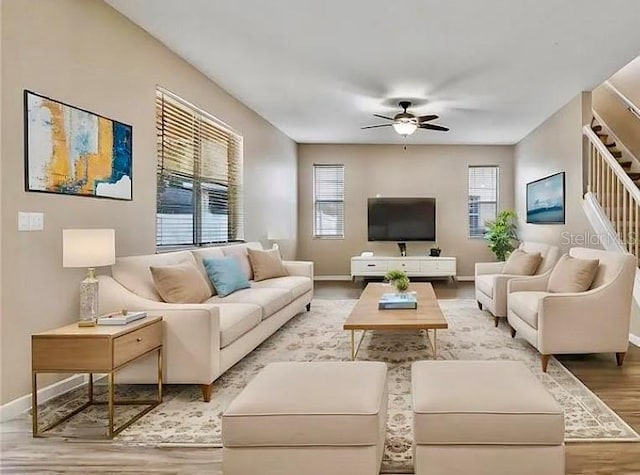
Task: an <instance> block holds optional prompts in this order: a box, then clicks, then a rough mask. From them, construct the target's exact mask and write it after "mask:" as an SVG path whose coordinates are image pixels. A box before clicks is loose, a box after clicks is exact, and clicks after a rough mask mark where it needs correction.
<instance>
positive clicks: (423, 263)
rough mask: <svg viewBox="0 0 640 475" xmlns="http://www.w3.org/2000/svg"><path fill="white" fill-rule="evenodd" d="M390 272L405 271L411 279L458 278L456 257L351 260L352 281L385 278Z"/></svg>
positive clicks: (358, 257)
mask: <svg viewBox="0 0 640 475" xmlns="http://www.w3.org/2000/svg"><path fill="white" fill-rule="evenodd" d="M390 270H403V271H405V272H406V273H407V275H408V276H409V277H449V278H452V279H454V280H455V278H456V258H455V257H431V256H403V257H389V256H370V257H362V256H356V257H352V258H351V279H352V280H355V278H356V277H384V275H385V274H386V273H387V272H388V271H390Z"/></svg>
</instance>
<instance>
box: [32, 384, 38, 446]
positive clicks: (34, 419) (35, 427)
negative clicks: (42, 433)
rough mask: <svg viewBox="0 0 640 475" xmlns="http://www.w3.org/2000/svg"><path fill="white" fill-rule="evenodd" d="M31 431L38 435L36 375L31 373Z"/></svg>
mask: <svg viewBox="0 0 640 475" xmlns="http://www.w3.org/2000/svg"><path fill="white" fill-rule="evenodd" d="M31 430H32V431H33V436H34V437H36V436H37V435H38V373H36V372H35V371H33V372H32V373H31Z"/></svg>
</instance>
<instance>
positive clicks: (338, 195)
mask: <svg viewBox="0 0 640 475" xmlns="http://www.w3.org/2000/svg"><path fill="white" fill-rule="evenodd" d="M313 210H314V212H313V235H314V237H317V238H343V237H344V165H314V166H313Z"/></svg>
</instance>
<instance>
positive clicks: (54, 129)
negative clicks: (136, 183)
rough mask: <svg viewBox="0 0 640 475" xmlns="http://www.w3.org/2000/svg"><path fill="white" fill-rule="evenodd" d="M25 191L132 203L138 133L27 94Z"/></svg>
mask: <svg viewBox="0 0 640 475" xmlns="http://www.w3.org/2000/svg"><path fill="white" fill-rule="evenodd" d="M24 109H25V110H24V117H25V119H24V120H25V124H24V134H25V135H24V147H25V189H26V191H37V192H44V193H58V194H64V195H77V196H92V197H95V198H112V199H118V200H131V199H132V195H133V183H132V165H133V163H132V161H133V155H132V154H133V129H132V127H131V126H130V125H127V124H123V123H122V122H118V121H116V120H113V119H108V118H106V117H103V116H101V115H98V114H94V113H92V112H89V111H86V110H84V109H79V108H77V107H73V106H70V105H68V104H65V103H63V102H59V101H56V100H54V99H51V98H49V97H45V96H42V95H40V94H36V93H34V92H31V91H27V90H25V91H24Z"/></svg>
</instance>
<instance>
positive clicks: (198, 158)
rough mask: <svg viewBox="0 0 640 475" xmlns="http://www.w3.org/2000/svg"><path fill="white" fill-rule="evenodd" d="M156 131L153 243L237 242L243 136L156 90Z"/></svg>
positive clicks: (240, 217) (240, 219) (240, 222)
mask: <svg viewBox="0 0 640 475" xmlns="http://www.w3.org/2000/svg"><path fill="white" fill-rule="evenodd" d="M156 130H157V149H158V167H157V183H158V188H157V212H156V246H157V247H158V248H162V247H164V246H200V245H204V244H212V243H222V242H229V241H236V240H241V239H242V238H243V207H242V136H240V135H238V134H236V133H234V132H232V131H231V130H229V129H228V128H226V127H224V126H223V125H222V124H220V123H219V122H218V121H217V120H216V119H215V118H213V117H212V116H210V115H209V114H207V113H206V112H204V111H202V110H200V109H198V108H196V107H195V106H193V105H191V104H189V103H187V102H185V101H183V100H181V99H180V98H178V97H176V96H174V95H173V94H171V93H169V92H167V91H165V90H163V89H160V88H158V89H157V91H156Z"/></svg>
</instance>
